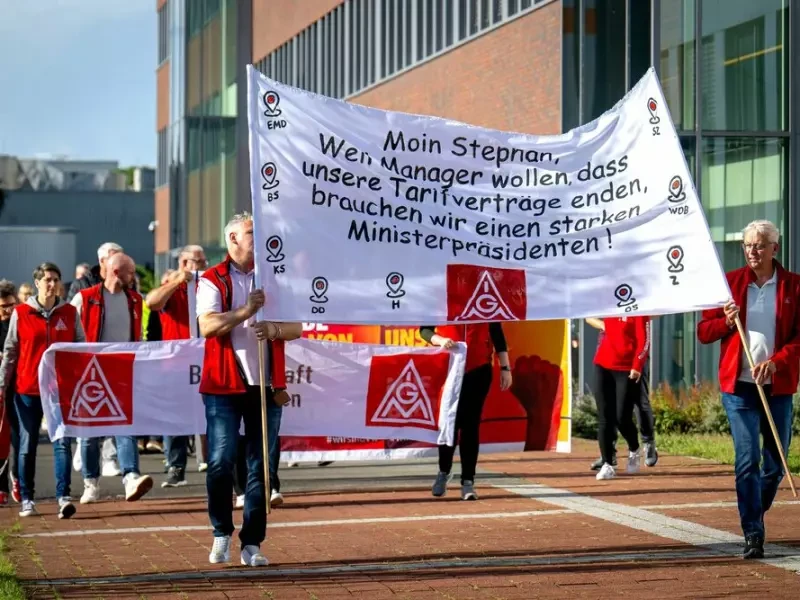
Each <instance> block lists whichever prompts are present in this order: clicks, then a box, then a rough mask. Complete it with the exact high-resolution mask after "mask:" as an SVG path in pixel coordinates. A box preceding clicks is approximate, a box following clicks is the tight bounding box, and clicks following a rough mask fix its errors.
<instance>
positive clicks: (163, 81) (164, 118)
mask: <svg viewBox="0 0 800 600" xmlns="http://www.w3.org/2000/svg"><path fill="white" fill-rule="evenodd" d="M169 93H170V89H169V61H166V62H164V64H162V65H161V66H160V67H159V68H158V70H157V71H156V131H161V130H162V129H164V128H165V127H166V126H167V125H169V119H170V116H169Z"/></svg>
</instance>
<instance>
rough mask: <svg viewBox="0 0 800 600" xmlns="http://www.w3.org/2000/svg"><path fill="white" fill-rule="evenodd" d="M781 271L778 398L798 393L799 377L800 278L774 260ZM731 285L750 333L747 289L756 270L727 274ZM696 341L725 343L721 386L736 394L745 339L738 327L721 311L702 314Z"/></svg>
mask: <svg viewBox="0 0 800 600" xmlns="http://www.w3.org/2000/svg"><path fill="white" fill-rule="evenodd" d="M774 265H775V269H776V270H777V271H778V281H777V290H776V293H775V319H776V323H775V352H774V354H773V355H772V357H771V358H770V360H772V362H773V363H775V367H776V368H777V370H776V371H775V373H774V374H773V375H772V393H773V394H776V395H784V394H794V393H795V392H796V391H797V382H798V376H799V375H800V310H798V308H797V303H798V302H800V275H797V274H796V273H791V272H790V271H787V270H786V269H784V268H783V266H781V264H780V263H779V262H778V261H774ZM725 276H726V277H727V278H728V286H729V287H730V289H731V295H732V296H733V301H734V302H735V303H736V306H738V307H739V319H740V320H741V322H742V328H743V329H744V330H745V331H747V286H748V285H749V284H750V282H753V281H755V280H756V274H755V271H753V270H752V269H751V268H750V267H742V268H741V269H736V270H735V271H730V272H729V273H726V274H725ZM697 339H698V340H699V341H700V343H701V344H713V343H714V342H716V341H717V340H722V343H721V344H720V355H719V386H720V390H721V391H722V392H723V393H726V394H732V393H734V388H735V386H736V381H737V380H738V379H739V376H740V375H741V372H742V368H748V369H749V368H750V365H747V364H745V365H742V340H741V338H740V337H739V332H738V331H737V329H736V327H735V326H734V327H733V328H731V327H728V325H727V324H726V323H725V313H724V312H723V310H722V308H712V309H710V310H706V311H703V316H702V319H701V320H700V322H699V323H698V324H697Z"/></svg>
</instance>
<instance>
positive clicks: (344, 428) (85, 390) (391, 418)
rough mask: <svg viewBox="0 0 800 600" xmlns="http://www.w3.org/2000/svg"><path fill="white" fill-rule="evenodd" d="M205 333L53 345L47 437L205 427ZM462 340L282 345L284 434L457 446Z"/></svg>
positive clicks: (47, 374) (44, 383) (44, 372)
mask: <svg viewBox="0 0 800 600" xmlns="http://www.w3.org/2000/svg"><path fill="white" fill-rule="evenodd" d="M203 348H204V340H203V339H191V340H181V341H172V342H147V343H119V344H115V343H112V344H64V343H58V344H53V345H52V346H50V347H49V348H48V349H47V351H46V352H45V354H44V357H43V359H42V362H41V364H40V366H39V385H40V388H41V396H42V407H43V409H44V414H45V417H46V420H47V427H48V432H49V434H50V439H51V440H57V439H59V438H61V437H63V436H67V437H85V438H89V437H99V436H108V435H134V436H141V435H153V434H158V435H194V434H196V433H205V430H206V428H205V409H204V406H203V399H202V396H201V395H200V393H199V391H198V386H199V383H200V373H201V365H202V364H203ZM465 356H466V346H465V345H464V344H459V345H458V347H457V348H455V349H453V350H451V351H447V350H442V349H441V348H436V347H428V348H407V347H403V346H381V345H376V344H350V343H344V342H327V341H319V340H307V339H299V340H295V341H292V342H290V343H287V344H286V377H287V391H288V393H289V394H290V396H291V402H290V403H289V404H287V405H286V407H285V410H284V412H283V417H282V420H281V435H291V436H336V437H343V438H371V439H408V440H415V441H419V442H427V443H433V444H450V445H452V443H453V432H454V426H455V417H456V409H457V406H458V395H459V392H460V390H461V381H462V378H463V374H464V358H465Z"/></svg>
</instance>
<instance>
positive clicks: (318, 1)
mask: <svg viewBox="0 0 800 600" xmlns="http://www.w3.org/2000/svg"><path fill="white" fill-rule="evenodd" d="M252 1H253V63H257V62H258V61H259V60H261V59H262V58H264V57H265V56H266V55H267V54H269V53H270V52H272V51H273V50H275V49H276V48H278V47H280V46H281V45H282V44H283V43H284V42H286V41H287V40H290V39H292V38H293V37H294V36H296V35H297V34H298V33H300V32H301V31H303V29H305V28H306V27H308V26H309V25H310V24H311V23H313V22H314V21H316V20H317V19H319V18H320V17H322V16H324V15H325V14H327V13H328V12H330V11H331V10H333V9H334V8H336V7H337V6H339V5H340V4H342V3H343V2H344V0H302V1H300V0H252Z"/></svg>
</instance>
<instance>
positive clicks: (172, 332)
mask: <svg viewBox="0 0 800 600" xmlns="http://www.w3.org/2000/svg"><path fill="white" fill-rule="evenodd" d="M192 285H195V284H194V282H193V283H192ZM160 314H161V339H162V340H165V341H166V340H188V339H189V338H190V337H191V332H190V331H189V286H188V285H187V284H186V283H182V284H180V285H179V286H178V288H177V289H176V290H175V291H174V292H173V293H172V295H171V296H170V297H169V300H167V303H166V304H165V305H164V307H163V308H162V309H161V311H160Z"/></svg>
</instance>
